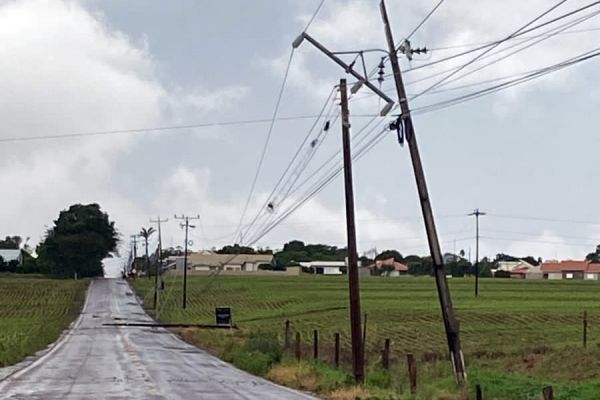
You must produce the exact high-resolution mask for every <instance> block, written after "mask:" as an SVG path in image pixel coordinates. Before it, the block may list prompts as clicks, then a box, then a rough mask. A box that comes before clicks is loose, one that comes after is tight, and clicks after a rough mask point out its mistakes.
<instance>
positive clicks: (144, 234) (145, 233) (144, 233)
mask: <svg viewBox="0 0 600 400" xmlns="http://www.w3.org/2000/svg"><path fill="white" fill-rule="evenodd" d="M154 231H155V230H154V228H153V227H150V228H144V227H142V229H141V230H140V236H141V237H143V238H144V245H146V274H147V275H148V276H150V259H149V258H148V238H150V236H152V234H153V233H154Z"/></svg>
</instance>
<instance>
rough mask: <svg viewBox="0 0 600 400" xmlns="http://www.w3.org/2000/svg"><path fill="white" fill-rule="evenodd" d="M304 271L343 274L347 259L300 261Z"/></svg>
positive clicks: (320, 273)
mask: <svg viewBox="0 0 600 400" xmlns="http://www.w3.org/2000/svg"><path fill="white" fill-rule="evenodd" d="M299 264H300V266H301V267H302V270H303V271H306V272H311V273H313V274H319V275H342V274H343V273H344V272H343V271H342V269H344V268H346V262H345V261H307V262H300V263H299Z"/></svg>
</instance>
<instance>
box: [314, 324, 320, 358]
mask: <svg viewBox="0 0 600 400" xmlns="http://www.w3.org/2000/svg"><path fill="white" fill-rule="evenodd" d="M313 358H314V359H315V360H316V359H318V358H319V331H318V330H316V329H315V330H314V331H313Z"/></svg>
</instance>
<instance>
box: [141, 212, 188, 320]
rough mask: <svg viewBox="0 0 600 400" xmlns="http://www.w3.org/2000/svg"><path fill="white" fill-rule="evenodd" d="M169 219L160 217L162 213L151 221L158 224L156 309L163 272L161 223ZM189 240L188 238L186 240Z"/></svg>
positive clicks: (154, 302)
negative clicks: (159, 279) (159, 280)
mask: <svg viewBox="0 0 600 400" xmlns="http://www.w3.org/2000/svg"><path fill="white" fill-rule="evenodd" d="M167 221H169V219H168V218H165V219H160V215H159V216H158V218H157V219H151V220H150V223H151V224H157V225H158V260H157V262H156V271H155V274H154V299H153V304H154V307H153V308H154V310H155V311H156V307H157V306H158V274H159V273H160V272H161V268H162V233H161V231H160V224H161V222H167ZM186 242H187V240H186Z"/></svg>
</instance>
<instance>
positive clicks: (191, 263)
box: [175, 251, 275, 272]
mask: <svg viewBox="0 0 600 400" xmlns="http://www.w3.org/2000/svg"><path fill="white" fill-rule="evenodd" d="M183 263H184V257H183V256H178V257H176V260H175V264H176V269H178V270H182V269H183ZM262 264H267V265H270V266H274V265H275V259H274V258H273V255H272V254H217V253H213V252H210V251H203V252H200V253H191V254H188V256H187V268H188V271H190V270H191V271H199V272H208V271H214V270H223V271H232V272H256V271H258V267H259V266H260V265H262Z"/></svg>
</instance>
